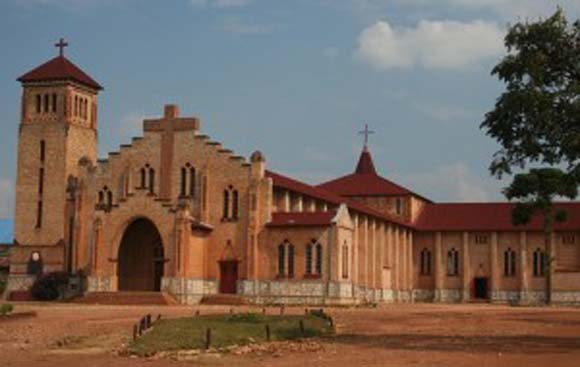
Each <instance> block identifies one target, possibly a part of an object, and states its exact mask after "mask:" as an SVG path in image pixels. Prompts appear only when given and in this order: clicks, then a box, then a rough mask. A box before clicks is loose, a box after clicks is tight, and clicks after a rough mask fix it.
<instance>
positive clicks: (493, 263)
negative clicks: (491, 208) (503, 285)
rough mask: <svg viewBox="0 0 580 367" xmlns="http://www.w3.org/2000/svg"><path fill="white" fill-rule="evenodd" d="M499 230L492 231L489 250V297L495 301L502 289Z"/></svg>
mask: <svg viewBox="0 0 580 367" xmlns="http://www.w3.org/2000/svg"><path fill="white" fill-rule="evenodd" d="M497 246H498V244H497V232H492V233H491V242H490V251H489V260H490V261H489V263H490V267H491V286H490V294H489V299H490V300H491V301H493V300H494V299H497V296H498V292H499V290H500V278H499V264H498V253H497V251H498V249H497Z"/></svg>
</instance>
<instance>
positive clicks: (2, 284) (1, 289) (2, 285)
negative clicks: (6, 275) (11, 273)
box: [0, 279, 6, 295]
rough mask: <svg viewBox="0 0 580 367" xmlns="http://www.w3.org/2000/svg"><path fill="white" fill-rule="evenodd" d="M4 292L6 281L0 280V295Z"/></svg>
mask: <svg viewBox="0 0 580 367" xmlns="http://www.w3.org/2000/svg"><path fill="white" fill-rule="evenodd" d="M5 290H6V279H0V295H2V294H3V293H4V291H5Z"/></svg>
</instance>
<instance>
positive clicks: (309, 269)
mask: <svg viewBox="0 0 580 367" xmlns="http://www.w3.org/2000/svg"><path fill="white" fill-rule="evenodd" d="M313 246H314V245H313V244H312V243H308V244H306V275H312V260H313V259H312V255H313V249H312V247H313Z"/></svg>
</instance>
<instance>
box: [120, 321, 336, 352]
mask: <svg viewBox="0 0 580 367" xmlns="http://www.w3.org/2000/svg"><path fill="white" fill-rule="evenodd" d="M300 320H302V321H303V322H304V334H302V332H301V330H300ZM266 325H269V327H270V335H271V340H292V339H299V338H303V337H315V336H323V335H330V334H332V333H334V328H333V327H331V326H330V324H329V322H328V320H326V319H325V318H321V317H319V316H317V315H307V316H297V315H286V316H273V315H261V314H257V313H246V314H237V315H208V316H199V317H192V318H182V319H163V320H160V321H158V322H157V323H155V324H154V326H153V329H152V330H151V331H149V332H147V333H146V334H144V335H143V336H142V337H140V338H139V339H137V340H136V341H135V342H132V343H131V344H130V345H129V347H128V352H129V353H131V354H136V355H140V356H149V355H153V354H155V353H157V352H162V351H177V350H186V349H203V348H204V345H205V335H206V330H207V329H208V328H209V329H211V330H212V334H211V335H212V348H225V347H228V346H232V345H246V344H251V343H259V342H264V341H266Z"/></svg>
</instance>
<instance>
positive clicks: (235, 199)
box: [232, 190, 238, 219]
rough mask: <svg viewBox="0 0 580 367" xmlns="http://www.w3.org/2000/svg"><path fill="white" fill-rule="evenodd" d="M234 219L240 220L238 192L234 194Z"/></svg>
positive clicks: (235, 191)
mask: <svg viewBox="0 0 580 367" xmlns="http://www.w3.org/2000/svg"><path fill="white" fill-rule="evenodd" d="M232 219H238V190H234V191H233V192H232Z"/></svg>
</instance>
